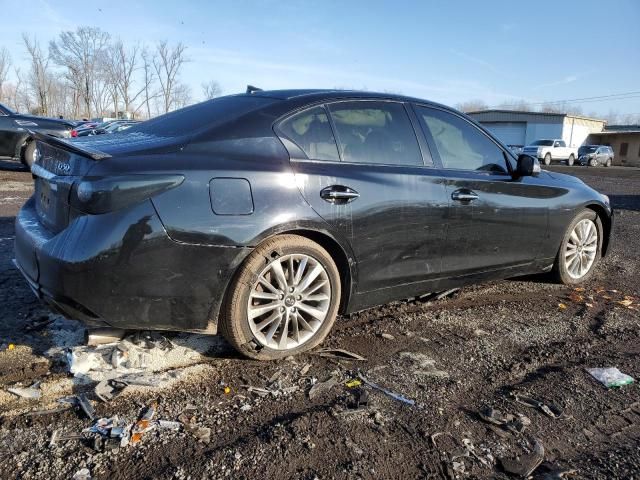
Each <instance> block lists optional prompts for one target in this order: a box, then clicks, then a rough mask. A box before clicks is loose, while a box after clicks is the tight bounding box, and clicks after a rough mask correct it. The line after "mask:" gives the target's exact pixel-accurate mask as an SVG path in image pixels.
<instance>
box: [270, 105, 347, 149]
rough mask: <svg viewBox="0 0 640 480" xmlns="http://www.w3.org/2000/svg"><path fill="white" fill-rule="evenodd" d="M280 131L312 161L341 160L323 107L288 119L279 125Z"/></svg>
mask: <svg viewBox="0 0 640 480" xmlns="http://www.w3.org/2000/svg"><path fill="white" fill-rule="evenodd" d="M279 130H280V131H281V132H282V133H283V134H284V135H285V136H286V137H287V138H288V139H289V140H291V141H292V142H293V143H295V144H296V145H298V147H300V149H302V151H303V152H304V153H305V154H306V155H307V157H308V158H309V159H311V160H329V161H338V160H340V157H339V156H338V148H337V147H336V141H335V140H334V138H333V132H332V131H331V125H329V118H328V117H327V113H326V111H325V109H324V108H323V107H314V108H311V109H309V110H305V111H303V112H300V113H297V114H295V115H293V116H292V117H289V118H287V119H286V120H285V121H283V122H282V123H281V124H280V125H279Z"/></svg>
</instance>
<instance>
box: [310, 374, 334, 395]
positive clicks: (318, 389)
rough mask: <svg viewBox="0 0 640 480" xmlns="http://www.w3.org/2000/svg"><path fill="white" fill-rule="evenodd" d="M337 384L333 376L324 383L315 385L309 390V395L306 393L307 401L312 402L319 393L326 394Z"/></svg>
mask: <svg viewBox="0 0 640 480" xmlns="http://www.w3.org/2000/svg"><path fill="white" fill-rule="evenodd" d="M337 383H338V379H337V378H336V377H334V376H331V377H329V378H328V379H327V380H325V381H324V382H317V383H315V384H314V385H313V386H312V387H311V389H310V390H309V393H308V395H309V400H313V399H314V398H315V397H317V396H318V395H320V394H321V393H324V392H328V391H329V390H331V388H333V386H334V385H336V384H337Z"/></svg>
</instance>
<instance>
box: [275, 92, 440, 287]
mask: <svg viewBox="0 0 640 480" xmlns="http://www.w3.org/2000/svg"><path fill="white" fill-rule="evenodd" d="M411 115H413V112H410V111H408V110H407V108H406V107H405V105H404V104H403V103H401V102H390V101H369V100H362V101H343V102H336V103H331V104H329V105H326V106H316V107H313V108H311V109H308V110H305V111H303V112H300V113H298V114H296V115H294V116H292V117H290V118H288V119H285V121H283V122H282V123H281V124H280V126H279V133H280V134H281V136H284V137H286V138H287V139H288V140H290V142H293V143H294V145H289V147H290V148H289V150H290V153H291V164H292V167H293V169H294V171H295V174H296V176H297V184H298V185H299V186H300V188H301V191H302V194H303V195H304V197H305V199H306V200H307V202H308V203H309V204H310V205H311V206H312V208H313V209H314V210H315V211H316V212H317V213H318V214H319V215H320V216H321V217H322V218H324V220H325V221H326V222H327V223H328V224H329V225H331V227H332V230H333V231H334V232H339V234H340V235H342V236H343V237H344V238H346V239H348V241H349V242H350V244H351V246H352V249H353V252H354V255H355V257H356V260H357V262H358V282H357V286H356V289H357V291H358V292H369V291H372V290H377V289H381V288H386V287H391V286H397V285H402V284H409V283H414V282H419V281H422V280H425V279H429V278H432V277H436V276H438V274H439V273H440V270H441V252H442V248H443V243H444V238H445V219H446V212H447V208H448V201H447V199H446V195H445V188H444V184H443V182H442V179H441V178H440V177H439V175H438V172H437V171H436V170H434V169H433V168H431V165H432V162H431V157H430V155H429V153H428V150H427V146H426V143H424V140H423V139H422V138H421V137H420V138H417V137H416V132H415V128H418V126H417V123H416V121H415V117H411ZM412 118H413V121H412ZM285 143H288V142H285ZM295 146H297V147H299V148H295ZM291 147H293V148H291Z"/></svg>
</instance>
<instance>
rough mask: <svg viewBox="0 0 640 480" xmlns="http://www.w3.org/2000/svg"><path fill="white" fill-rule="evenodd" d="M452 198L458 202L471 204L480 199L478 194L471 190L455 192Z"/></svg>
mask: <svg viewBox="0 0 640 480" xmlns="http://www.w3.org/2000/svg"><path fill="white" fill-rule="evenodd" d="M451 198H452V199H453V200H457V201H458V202H471V201H473V200H477V199H478V194H477V193H475V192H472V191H471V190H466V189H461V190H456V191H455V192H453V193H452V194H451Z"/></svg>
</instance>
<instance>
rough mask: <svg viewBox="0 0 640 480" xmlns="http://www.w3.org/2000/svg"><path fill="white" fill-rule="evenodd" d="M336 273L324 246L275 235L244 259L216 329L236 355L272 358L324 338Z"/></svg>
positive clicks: (336, 300)
mask: <svg viewBox="0 0 640 480" xmlns="http://www.w3.org/2000/svg"><path fill="white" fill-rule="evenodd" d="M340 297H341V284H340V274H339V273H338V269H337V267H336V265H335V262H334V261H333V259H332V258H331V256H330V255H329V254H328V253H327V251H326V250H325V249H324V248H322V247H321V246H320V245H318V244H317V243H315V242H313V241H311V240H309V239H308V238H305V237H301V236H299V235H288V234H287V235H279V236H277V237H274V238H272V239H269V240H267V241H265V242H264V243H262V244H261V245H260V246H258V247H257V248H256V249H255V250H254V251H253V252H252V253H251V254H250V255H249V257H248V258H247V259H246V260H245V261H244V263H243V264H242V266H241V267H240V269H239V271H238V272H237V274H236V276H235V278H234V280H233V281H232V284H231V286H230V289H229V293H228V295H227V299H226V301H225V304H224V306H223V311H222V315H221V319H220V330H221V333H222V335H223V336H224V337H225V338H226V339H227V341H228V342H229V343H230V344H231V345H232V346H233V347H234V348H235V349H236V350H238V352H240V353H241V354H242V355H244V356H246V357H249V358H254V359H257V360H275V359H279V358H284V357H287V356H289V355H295V354H298V353H301V352H304V351H306V350H309V349H311V348H313V347H315V346H316V345H318V344H319V343H320V342H322V341H323V340H324V338H325V337H326V336H327V334H328V333H329V331H330V330H331V327H332V326H333V324H334V322H335V319H336V316H337V314H338V306H339V305H340Z"/></svg>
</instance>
